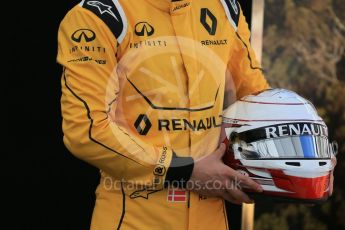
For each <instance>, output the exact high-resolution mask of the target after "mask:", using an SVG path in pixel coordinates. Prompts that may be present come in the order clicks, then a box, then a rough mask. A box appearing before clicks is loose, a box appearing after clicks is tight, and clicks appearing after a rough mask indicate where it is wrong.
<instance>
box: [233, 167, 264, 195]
mask: <svg viewBox="0 0 345 230" xmlns="http://www.w3.org/2000/svg"><path fill="white" fill-rule="evenodd" d="M228 170H229V171H228V176H229V177H230V178H231V179H232V180H233V181H235V183H237V184H239V185H241V186H242V187H246V188H250V189H253V190H254V191H257V192H263V189H262V187H261V185H259V184H258V183H256V182H255V181H253V180H252V179H250V178H249V177H248V176H245V175H242V174H240V173H238V172H236V171H235V170H233V169H231V168H229V169H228Z"/></svg>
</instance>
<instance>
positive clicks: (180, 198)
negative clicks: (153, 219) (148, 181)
mask: <svg viewBox="0 0 345 230" xmlns="http://www.w3.org/2000/svg"><path fill="white" fill-rule="evenodd" d="M168 201H169V202H186V201H187V191H186V190H183V189H177V188H169V190H168Z"/></svg>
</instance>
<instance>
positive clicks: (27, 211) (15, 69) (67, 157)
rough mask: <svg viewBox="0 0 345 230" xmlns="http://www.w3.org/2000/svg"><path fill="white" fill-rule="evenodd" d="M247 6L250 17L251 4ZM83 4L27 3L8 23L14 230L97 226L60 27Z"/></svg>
mask: <svg viewBox="0 0 345 230" xmlns="http://www.w3.org/2000/svg"><path fill="white" fill-rule="evenodd" d="M162 1H163V0H162ZM240 2H241V3H242V8H243V9H244V11H245V14H246V15H247V17H248V19H250V15H249V14H250V12H251V1H248V0H247V1H245V0H242V1H240ZM78 3H79V1H75V0H73V1H63V2H58V1H52V2H50V1H48V2H44V4H41V3H40V2H29V1H25V2H24V3H22V5H21V7H19V8H18V10H17V11H16V12H17V14H18V15H17V16H15V17H11V18H9V19H8V21H5V22H4V24H5V27H7V26H8V31H9V36H6V39H9V43H8V44H9V45H8V46H7V47H4V48H7V49H9V51H10V53H11V54H12V55H11V56H10V57H9V58H7V59H6V62H5V63H6V64H5V66H4V67H3V69H4V70H5V71H4V74H3V75H4V78H6V83H5V84H3V85H2V86H3V88H4V92H5V97H4V100H3V101H4V102H5V104H6V112H5V119H4V120H3V123H4V125H5V127H6V129H5V130H6V137H7V138H6V139H5V140H4V141H3V144H4V146H6V148H3V151H4V153H3V154H4V156H5V158H4V159H5V160H4V161H2V162H3V165H4V166H5V167H2V169H3V171H5V173H4V174H3V175H5V176H4V179H5V180H4V182H3V186H2V188H3V191H4V192H5V195H4V196H3V199H4V201H5V202H3V205H2V209H3V210H4V211H6V214H7V215H6V216H5V218H3V219H4V221H5V222H4V223H3V226H10V229H88V228H89V224H90V220H91V215H92V209H93V205H94V199H95V196H94V190H95V188H96V186H97V184H98V179H99V176H98V170H97V169H95V168H94V167H92V166H89V165H88V164H86V163H83V162H82V161H80V160H78V159H76V158H74V157H73V156H72V155H71V154H70V153H69V152H68V150H67V149H66V148H65V147H64V145H63V142H62V131H61V119H62V118H61V111H60V95H61V91H60V75H61V70H62V69H61V67H60V66H59V65H58V64H57V63H56V54H57V31H58V26H59V23H60V21H61V20H62V18H63V17H64V15H65V14H66V13H67V11H68V10H69V9H71V8H72V7H73V6H74V5H76V4H78ZM5 46H6V45H5ZM234 215H235V213H234V211H233V212H232V218H231V219H232V223H233V224H236V222H235V221H233V220H234V219H235V218H234ZM238 220H239V219H238ZM6 222H8V225H7V223H6ZM238 228H239V227H238V226H235V227H234V228H233V229H238Z"/></svg>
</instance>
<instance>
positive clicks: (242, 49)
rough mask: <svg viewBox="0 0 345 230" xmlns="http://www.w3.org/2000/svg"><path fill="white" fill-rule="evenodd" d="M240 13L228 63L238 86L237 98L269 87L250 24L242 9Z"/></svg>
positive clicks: (236, 86)
mask: <svg viewBox="0 0 345 230" xmlns="http://www.w3.org/2000/svg"><path fill="white" fill-rule="evenodd" d="M239 13H240V16H239V20H238V27H237V31H236V33H235V44H234V48H233V51H232V54H231V58H230V62H229V64H228V68H229V71H230V73H231V75H232V79H233V82H234V85H235V88H236V95H237V99H239V98H241V97H243V96H246V95H249V94H252V93H255V92H258V91H261V90H264V89H267V88H269V85H268V83H267V81H266V79H265V77H264V75H263V73H262V69H261V66H260V64H259V63H258V61H257V60H256V57H255V53H254V50H253V49H252V47H251V45H250V31H249V28H248V24H247V22H246V19H245V17H244V15H243V13H242V10H240V12H239Z"/></svg>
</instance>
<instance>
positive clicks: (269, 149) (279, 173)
mask: <svg viewBox="0 0 345 230" xmlns="http://www.w3.org/2000/svg"><path fill="white" fill-rule="evenodd" d="M222 127H223V128H222V137H221V141H222V142H225V143H226V144H228V146H229V147H228V148H227V153H226V155H225V157H224V161H225V163H226V164H228V165H229V166H230V167H232V168H234V169H235V170H238V171H239V172H241V173H243V174H245V175H248V176H250V177H251V178H252V179H253V180H254V181H256V182H257V183H259V184H261V186H262V187H263V189H264V192H263V195H266V196H267V195H268V196H269V197H270V199H272V198H279V199H278V200H282V199H283V200H285V199H287V200H289V201H294V202H295V201H302V202H311V203H317V202H319V201H324V200H326V199H327V198H328V193H329V191H328V190H329V179H330V174H331V171H332V170H333V168H334V165H333V164H332V161H331V158H332V157H333V156H334V150H335V148H334V146H333V145H331V144H329V141H328V131H327V126H326V124H325V123H324V121H323V120H322V118H320V117H319V116H318V114H317V111H316V109H315V107H314V106H313V105H312V104H311V102H309V101H308V100H306V99H304V98H303V97H301V96H299V95H297V94H296V93H294V92H292V91H288V90H285V89H269V90H265V91H263V92H260V93H259V94H257V95H249V96H246V97H244V98H242V99H240V100H239V101H237V102H235V103H234V104H232V105H231V106H230V107H228V108H227V109H226V110H225V111H224V112H223V125H222ZM244 190H245V191H246V192H248V193H251V192H253V191H251V190H248V189H247V190H246V189H244ZM252 196H253V198H254V199H255V197H256V198H257V197H259V196H258V194H254V193H253V194H252Z"/></svg>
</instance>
